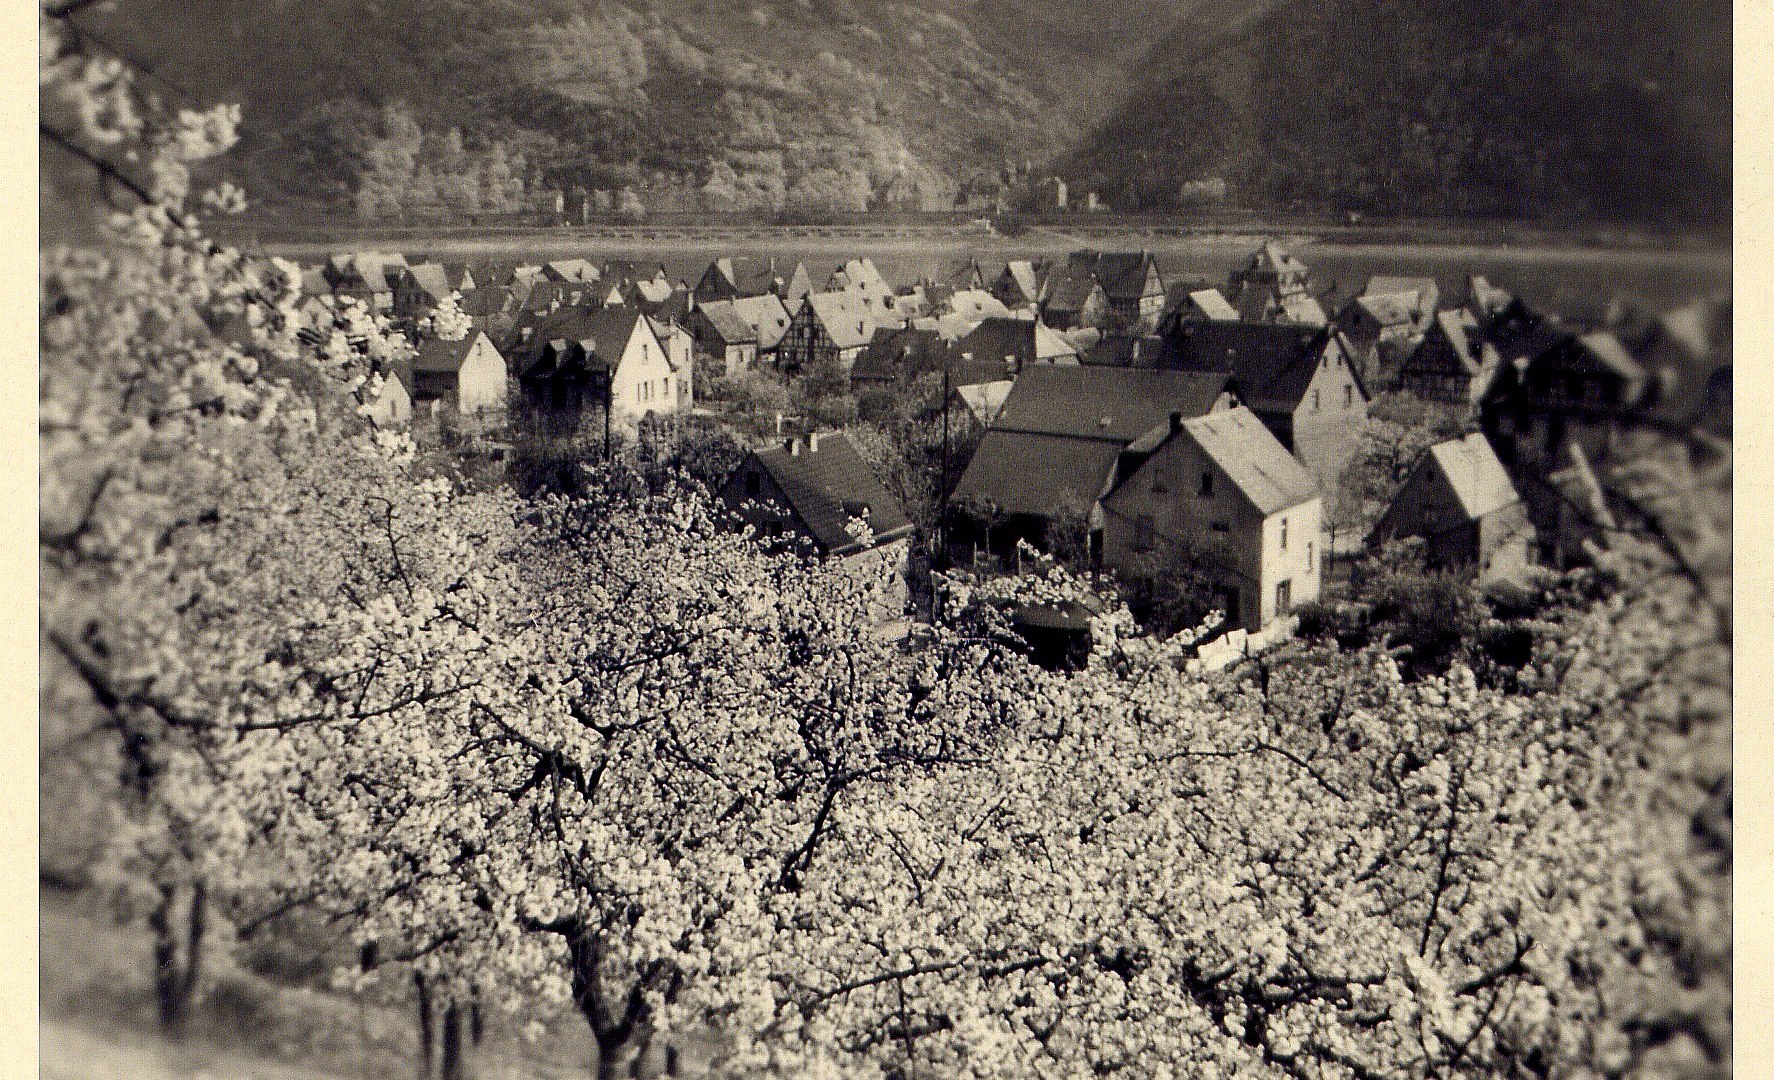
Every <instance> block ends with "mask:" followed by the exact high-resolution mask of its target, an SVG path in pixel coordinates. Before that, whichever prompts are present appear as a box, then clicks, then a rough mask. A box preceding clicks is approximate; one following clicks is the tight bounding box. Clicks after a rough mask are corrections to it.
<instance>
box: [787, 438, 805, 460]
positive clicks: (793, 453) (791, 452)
mask: <svg viewBox="0 0 1774 1080" xmlns="http://www.w3.org/2000/svg"><path fill="white" fill-rule="evenodd" d="M782 448H783V449H784V450H787V451H788V456H789V457H800V456H801V440H800V439H799V438H793V439H790V440H788V441H787V442H785V443H783V444H782Z"/></svg>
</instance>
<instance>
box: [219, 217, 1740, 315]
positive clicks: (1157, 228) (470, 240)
mask: <svg viewBox="0 0 1774 1080" xmlns="http://www.w3.org/2000/svg"><path fill="white" fill-rule="evenodd" d="M1521 232H1522V235H1521V239H1520V240H1519V241H1512V240H1510V239H1508V238H1507V236H1505V235H1503V234H1500V233H1499V232H1498V231H1497V230H1492V229H1487V230H1483V231H1469V230H1461V229H1457V228H1451V227H1449V228H1443V227H1431V228H1426V229H1424V230H1423V234H1422V236H1421V238H1420V239H1405V238H1401V237H1400V236H1399V235H1398V234H1397V232H1396V230H1384V229H1318V230H1312V231H1310V232H1305V231H1301V232H1283V233H1281V234H1272V233H1269V232H1268V231H1267V230H1262V229H1257V228H1251V229H1241V230H1228V231H1216V232H1197V231H1193V230H1189V229H1186V228H1182V227H1177V226H1164V225H1149V226H1145V227H1137V226H1127V227H1114V228H1078V227H1066V228H1059V227H1050V226H1043V227H1037V228H1032V229H1030V230H1028V231H1027V232H1024V233H1022V234H1020V235H1018V236H1015V237H1010V236H1004V235H1000V234H996V233H990V232H987V231H985V230H983V229H981V228H978V227H973V226H968V225H943V226H937V225H920V224H905V225H902V226H897V227H892V228H884V227H879V226H863V225H827V226H811V225H809V226H783V227H769V226H761V225H760V226H756V227H733V226H712V225H695V224H680V225H657V226H630V227H625V228H616V227H603V228H591V229H517V230H503V231H476V230H467V229H457V230H433V231H425V230H381V231H377V232H352V231H343V230H342V231H340V232H339V233H337V234H335V235H333V236H329V237H325V238H320V237H313V236H311V235H310V236H308V237H305V238H303V239H287V238H280V239H275V240H269V239H268V240H265V241H262V242H261V241H256V240H254V239H253V238H252V237H250V236H246V235H242V236H241V237H239V240H240V241H241V242H243V243H245V244H246V245H247V246H248V247H249V249H253V250H263V251H266V252H270V253H273V254H280V255H286V256H289V257H292V258H296V259H299V260H314V259H318V258H321V257H324V256H325V255H326V254H327V253H329V252H332V251H336V250H340V249H350V248H368V247H375V248H381V249H385V250H396V251H402V252H405V253H406V254H407V255H408V256H409V257H414V256H419V257H428V258H437V259H441V260H468V259H477V258H510V259H520V258H522V259H543V258H565V257H571V256H583V257H588V258H594V259H596V258H614V259H632V260H637V261H658V262H662V263H663V264H664V265H665V267H666V270H667V272H668V273H669V274H671V275H672V277H673V278H674V279H678V278H681V279H684V280H687V281H690V282H694V281H695V279H696V278H697V277H698V276H700V274H701V273H702V270H703V268H704V267H705V266H706V265H707V263H708V260H709V259H710V258H711V257H712V256H714V255H717V254H725V255H735V256H739V255H748V256H752V257H754V258H764V257H771V256H774V257H775V258H776V259H777V260H779V261H780V262H783V263H785V264H786V265H787V266H788V267H792V266H793V265H794V263H795V261H796V260H802V261H805V262H806V263H807V266H808V270H809V271H810V272H812V273H813V275H814V280H815V284H818V283H819V280H820V278H822V277H823V275H824V274H825V273H826V272H828V271H829V268H830V267H832V266H835V265H836V264H838V263H839V262H841V261H843V260H844V259H847V258H852V257H860V256H865V255H866V256H869V257H870V258H873V259H874V260H875V261H876V263H877V264H878V265H879V266H880V267H881V270H882V272H883V273H885V274H886V275H887V276H888V277H889V279H891V280H894V281H896V282H911V281H915V280H917V279H918V278H920V277H923V276H925V275H944V274H945V273H946V271H947V269H948V268H949V267H951V266H953V265H954V264H955V263H956V262H957V261H958V260H961V259H964V258H966V257H968V256H969V255H973V256H977V257H978V258H979V260H980V261H981V263H982V264H984V265H986V266H987V267H988V270H989V269H990V266H991V264H992V263H993V262H999V263H1001V262H1002V261H1003V260H1005V259H1013V258H1032V257H1040V256H1047V257H1053V256H1056V255H1063V254H1064V253H1065V252H1068V251H1072V250H1075V249H1078V248H1082V247H1097V248H1103V249H1121V250H1130V249H1138V248H1145V249H1147V250H1149V251H1152V252H1153V253H1154V254H1156V255H1157V257H1158V261H1159V265H1160V268H1161V269H1162V270H1163V272H1164V273H1165V275H1166V277H1167V279H1176V278H1190V277H1203V278H1207V279H1209V280H1211V281H1213V282H1215V283H1220V282H1223V281H1224V279H1225V276H1226V273H1227V271H1229V270H1230V269H1232V268H1233V267H1234V266H1236V265H1238V264H1239V263H1241V262H1242V261H1243V259H1244V258H1245V257H1246V256H1247V255H1248V254H1249V253H1250V251H1251V250H1252V249H1253V248H1254V247H1256V245H1257V244H1259V243H1261V242H1262V241H1264V240H1266V239H1277V240H1280V241H1281V242H1282V243H1284V244H1286V245H1288V246H1289V248H1290V249H1291V250H1292V251H1293V252H1294V254H1295V255H1297V256H1298V257H1300V258H1301V259H1302V260H1304V261H1305V262H1306V264H1307V265H1308V266H1310V267H1311V268H1312V270H1313V278H1314V281H1315V283H1316V284H1317V285H1318V286H1319V287H1325V286H1329V285H1332V284H1334V285H1335V286H1336V287H1337V295H1339V296H1349V295H1352V294H1354V293H1355V292H1357V291H1359V289H1360V288H1361V285H1362V283H1363V282H1364V281H1365V280H1366V279H1367V278H1368V277H1369V276H1370V275H1373V274H1409V275H1422V276H1431V277H1434V278H1436V280H1437V281H1438V282H1439V283H1440V285H1441V289H1442V293H1443V295H1444V297H1449V298H1451V299H1453V300H1455V301H1457V300H1458V299H1459V298H1460V297H1461V296H1462V295H1463V294H1464V285H1465V279H1466V276H1467V275H1468V274H1474V273H1477V274H1484V275H1487V276H1488V277H1489V278H1490V279H1491V281H1492V282H1493V283H1494V284H1498V285H1502V286H1504V287H1506V288H1509V289H1512V290H1514V291H1516V292H1518V293H1520V294H1521V295H1522V296H1524V297H1525V298H1527V299H1528V300H1529V301H1530V302H1534V303H1536V304H1537V305H1538V306H1540V307H1543V308H1545V309H1548V310H1552V311H1556V312H1560V313H1562V314H1565V315H1569V316H1573V317H1585V316H1593V315H1595V314H1596V313H1598V312H1600V311H1601V310H1602V309H1603V308H1604V307H1605V306H1606V304H1607V303H1608V301H1609V300H1610V299H1611V298H1613V297H1614V296H1617V295H1625V296H1631V297H1636V298H1640V299H1642V300H1644V301H1647V302H1650V303H1653V304H1658V305H1675V304H1679V303H1682V302H1684V301H1686V300H1689V299H1692V298H1694V297H1695V296H1698V295H1706V294H1716V293H1728V292H1729V291H1730V288H1731V254H1730V251H1729V249H1727V248H1724V247H1720V246H1716V245H1712V244H1706V243H1700V242H1694V243H1683V242H1677V241H1672V240H1661V241H1647V240H1642V239H1635V238H1630V237H1620V236H1602V235H1597V234H1575V233H1573V234H1570V235H1567V236H1559V235H1556V234H1548V233H1545V232H1543V231H1538V230H1527V229H1523V230H1522V231H1521Z"/></svg>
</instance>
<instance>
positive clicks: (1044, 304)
mask: <svg viewBox="0 0 1774 1080" xmlns="http://www.w3.org/2000/svg"><path fill="white" fill-rule="evenodd" d="M1095 269H1096V267H1095V259H1094V258H1090V257H1088V256H1086V257H1082V258H1081V257H1079V256H1073V257H1072V258H1069V259H1067V260H1066V261H1065V262H1064V263H1062V264H1061V265H1059V266H1056V267H1054V268H1053V270H1052V271H1051V272H1050V273H1049V274H1048V275H1047V281H1046V282H1045V284H1044V285H1043V287H1042V291H1041V302H1040V305H1039V308H1038V310H1039V312H1040V315H1041V320H1042V321H1043V322H1045V323H1046V324H1047V325H1048V326H1051V327H1053V328H1054V329H1056V330H1070V329H1072V328H1074V327H1079V326H1101V325H1103V323H1104V322H1106V321H1107V320H1108V317H1109V295H1108V293H1106V292H1104V291H1103V286H1102V283H1101V282H1100V281H1098V280H1097V278H1096V273H1095Z"/></svg>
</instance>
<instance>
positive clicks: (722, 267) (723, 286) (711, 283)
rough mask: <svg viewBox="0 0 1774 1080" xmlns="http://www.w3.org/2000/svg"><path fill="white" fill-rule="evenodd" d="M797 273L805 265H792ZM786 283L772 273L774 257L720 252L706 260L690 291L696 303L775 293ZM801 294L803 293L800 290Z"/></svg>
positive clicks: (802, 271)
mask: <svg viewBox="0 0 1774 1080" xmlns="http://www.w3.org/2000/svg"><path fill="white" fill-rule="evenodd" d="M795 270H796V271H797V273H798V274H800V275H801V276H803V277H804V276H805V274H806V269H805V268H804V267H801V266H797V267H795ZM788 286H789V283H788V282H785V281H784V280H783V279H782V278H780V277H778V276H777V274H776V261H775V260H774V259H771V260H769V261H768V262H763V263H759V262H755V261H753V260H750V259H745V258H739V259H733V258H728V257H727V256H725V255H723V256H721V257H719V258H717V259H715V260H714V261H713V262H711V263H709V264H708V269H706V270H704V271H703V272H702V277H700V278H698V279H697V281H696V284H695V286H694V287H693V288H691V290H690V295H691V296H692V297H694V298H695V300H696V303H698V304H707V303H712V302H714V301H718V300H736V299H738V298H739V297H742V296H762V295H764V294H765V293H769V292H774V293H777V294H779V295H781V294H782V293H784V292H786V291H788ZM802 295H805V293H803V294H802Z"/></svg>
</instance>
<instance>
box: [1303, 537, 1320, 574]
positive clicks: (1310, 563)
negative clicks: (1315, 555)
mask: <svg viewBox="0 0 1774 1080" xmlns="http://www.w3.org/2000/svg"><path fill="white" fill-rule="evenodd" d="M1306 565H1307V566H1308V567H1310V568H1312V569H1317V566H1318V564H1317V563H1314V562H1313V561H1312V541H1310V540H1308V541H1306Z"/></svg>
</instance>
